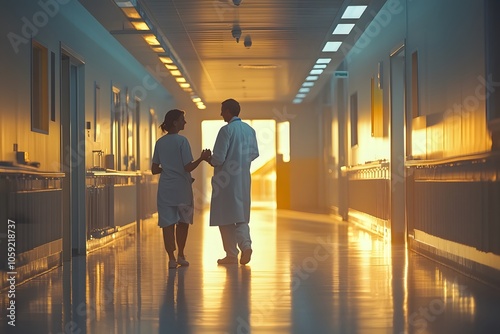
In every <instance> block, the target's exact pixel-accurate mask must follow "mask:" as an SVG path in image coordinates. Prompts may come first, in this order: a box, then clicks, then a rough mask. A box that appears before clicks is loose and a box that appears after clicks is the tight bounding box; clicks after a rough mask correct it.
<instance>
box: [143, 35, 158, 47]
mask: <svg viewBox="0 0 500 334" xmlns="http://www.w3.org/2000/svg"><path fill="white" fill-rule="evenodd" d="M142 37H143V38H144V39H145V40H146V42H147V43H148V44H149V45H151V46H158V45H160V42H158V39H157V38H156V36H155V35H153V34H147V35H144V36H142Z"/></svg>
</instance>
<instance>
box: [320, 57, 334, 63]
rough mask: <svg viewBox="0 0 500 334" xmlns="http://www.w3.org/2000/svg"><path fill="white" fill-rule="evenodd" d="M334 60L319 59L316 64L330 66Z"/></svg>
mask: <svg viewBox="0 0 500 334" xmlns="http://www.w3.org/2000/svg"><path fill="white" fill-rule="evenodd" d="M331 61H332V58H319V59H318V60H316V64H330V62H331Z"/></svg>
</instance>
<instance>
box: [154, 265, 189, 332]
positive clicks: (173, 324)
mask: <svg viewBox="0 0 500 334" xmlns="http://www.w3.org/2000/svg"><path fill="white" fill-rule="evenodd" d="M186 270H188V268H179V269H178V270H170V271H169V272H168V280H167V284H166V287H165V291H164V293H163V294H164V298H163V303H162V305H161V307H160V315H159V317H160V326H159V333H161V334H163V333H176V334H191V333H193V332H192V330H191V325H190V322H189V313H190V312H189V308H188V302H187V300H186V291H185V284H184V276H185V273H186Z"/></svg>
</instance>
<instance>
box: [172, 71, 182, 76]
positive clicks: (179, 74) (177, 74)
mask: <svg viewBox="0 0 500 334" xmlns="http://www.w3.org/2000/svg"><path fill="white" fill-rule="evenodd" d="M170 74H172V75H173V76H174V77H180V76H181V71H179V70H173V71H170Z"/></svg>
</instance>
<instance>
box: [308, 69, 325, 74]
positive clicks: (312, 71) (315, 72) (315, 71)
mask: <svg viewBox="0 0 500 334" xmlns="http://www.w3.org/2000/svg"><path fill="white" fill-rule="evenodd" d="M321 73H323V70H311V72H309V74H311V75H319V74H321Z"/></svg>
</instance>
